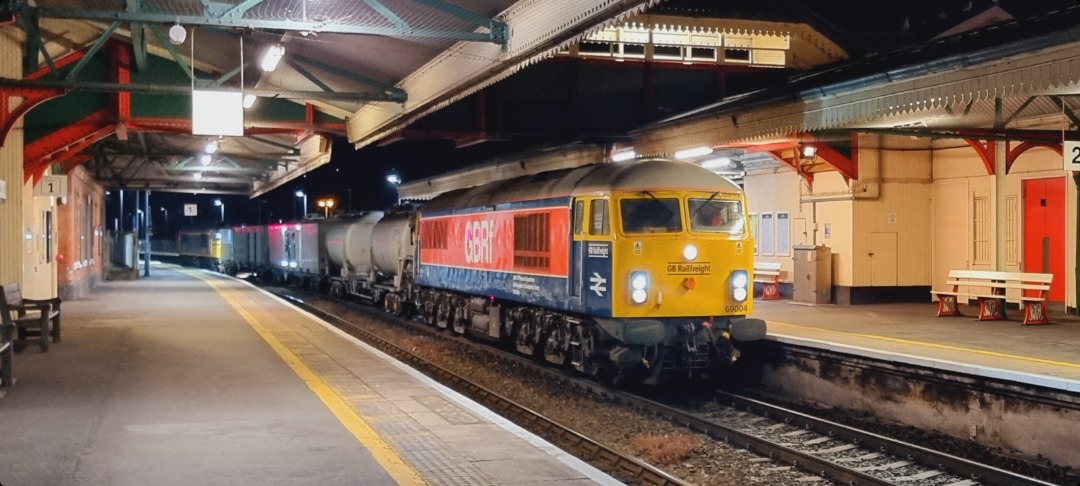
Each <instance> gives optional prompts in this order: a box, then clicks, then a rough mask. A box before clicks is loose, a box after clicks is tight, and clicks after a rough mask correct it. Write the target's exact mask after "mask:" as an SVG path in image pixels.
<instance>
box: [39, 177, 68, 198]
mask: <svg viewBox="0 0 1080 486" xmlns="http://www.w3.org/2000/svg"><path fill="white" fill-rule="evenodd" d="M67 185H68V176H66V175H47V176H44V177H42V178H41V183H39V184H38V185H37V186H36V187H34V195H35V196H61V197H62V196H66V195H67Z"/></svg>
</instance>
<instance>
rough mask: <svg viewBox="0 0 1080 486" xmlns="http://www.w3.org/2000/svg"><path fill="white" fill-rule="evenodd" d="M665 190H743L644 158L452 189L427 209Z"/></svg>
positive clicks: (696, 169)
mask: <svg viewBox="0 0 1080 486" xmlns="http://www.w3.org/2000/svg"><path fill="white" fill-rule="evenodd" d="M666 190H680V191H683V190H690V191H706V192H716V191H720V192H723V193H740V192H742V189H740V188H739V186H737V185H735V183H733V182H731V181H729V180H728V179H726V178H724V177H722V176H720V175H717V174H715V173H713V172H712V171H709V170H708V169H703V168H701V166H698V165H694V164H690V163H686V162H679V161H675V160H667V159H642V160H636V161H632V162H619V163H607V164H594V165H587V166H584V167H578V168H574V169H563V170H554V171H549V172H541V173H539V174H535V175H531V176H524V177H515V178H512V179H506V180H502V181H496V182H492V183H489V184H484V185H482V186H477V187H473V188H469V189H460V190H456V191H451V192H447V193H445V194H442V195H440V196H438V197H436V198H434V199H432V200H431V201H430V202H429V203H427V204H425V205H424V210H426V211H427V210H440V209H456V208H466V207H477V206H493V205H496V204H502V203H509V202H516V201H530V200H537V199H548V198H554V197H567V196H583V195H588V194H597V193H610V192H637V191H666Z"/></svg>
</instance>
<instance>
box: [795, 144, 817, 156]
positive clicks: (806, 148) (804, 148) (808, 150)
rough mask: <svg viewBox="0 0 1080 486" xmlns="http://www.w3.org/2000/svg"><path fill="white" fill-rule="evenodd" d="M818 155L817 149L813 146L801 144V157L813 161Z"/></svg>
mask: <svg viewBox="0 0 1080 486" xmlns="http://www.w3.org/2000/svg"><path fill="white" fill-rule="evenodd" d="M815 155H817V147H815V146H813V145H805V144H799V157H802V158H804V159H812V158H814V156H815Z"/></svg>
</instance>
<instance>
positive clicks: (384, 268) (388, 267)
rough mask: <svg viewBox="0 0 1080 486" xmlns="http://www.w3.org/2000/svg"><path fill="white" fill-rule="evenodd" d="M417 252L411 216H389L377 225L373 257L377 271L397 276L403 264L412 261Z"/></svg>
mask: <svg viewBox="0 0 1080 486" xmlns="http://www.w3.org/2000/svg"><path fill="white" fill-rule="evenodd" d="M415 250H416V248H415V244H414V243H413V237H412V215H411V214H391V215H387V216H386V217H384V218H383V219H382V220H380V221H379V222H378V223H377V224H376V225H375V231H374V232H373V233H372V235H371V255H372V258H373V263H374V264H375V270H376V271H378V272H380V273H382V274H384V275H387V276H397V274H398V271H399V268H400V265H401V264H402V262H404V261H406V260H410V259H412V257H413V255H414V254H415Z"/></svg>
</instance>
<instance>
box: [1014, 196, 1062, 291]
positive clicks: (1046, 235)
mask: <svg viewBox="0 0 1080 486" xmlns="http://www.w3.org/2000/svg"><path fill="white" fill-rule="evenodd" d="M1022 194H1023V198H1024V240H1023V241H1024V261H1023V271H1025V272H1034V273H1052V274H1054V282H1053V283H1052V284H1051V285H1050V296H1049V298H1048V299H1047V300H1051V301H1054V302H1064V301H1065V178H1063V177H1053V178H1049V179H1027V180H1024V181H1023V193H1022Z"/></svg>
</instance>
